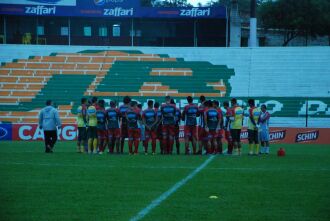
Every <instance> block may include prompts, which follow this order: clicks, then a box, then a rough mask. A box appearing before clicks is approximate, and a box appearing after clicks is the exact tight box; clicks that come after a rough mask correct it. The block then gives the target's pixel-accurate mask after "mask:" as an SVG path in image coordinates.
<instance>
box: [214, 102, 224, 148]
mask: <svg viewBox="0 0 330 221" xmlns="http://www.w3.org/2000/svg"><path fill="white" fill-rule="evenodd" d="M213 106H214V108H215V109H216V110H217V111H218V113H219V115H220V119H219V120H220V129H219V130H218V137H217V144H218V148H216V151H218V153H220V154H222V141H221V139H222V136H223V130H222V128H223V115H222V110H221V108H220V103H219V101H217V100H214V101H213Z"/></svg>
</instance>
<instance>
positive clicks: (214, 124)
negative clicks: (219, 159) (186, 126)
mask: <svg viewBox="0 0 330 221" xmlns="http://www.w3.org/2000/svg"><path fill="white" fill-rule="evenodd" d="M205 106H206V109H205V111H204V122H205V131H206V133H207V137H208V140H207V153H208V154H216V153H217V152H218V150H217V148H218V144H217V138H218V134H219V132H218V131H219V130H220V118H221V116H220V114H219V112H218V111H217V109H216V108H215V107H214V106H213V103H212V101H207V103H206V105H205Z"/></svg>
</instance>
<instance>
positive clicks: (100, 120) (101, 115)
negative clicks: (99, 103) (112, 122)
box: [96, 107, 106, 130]
mask: <svg viewBox="0 0 330 221" xmlns="http://www.w3.org/2000/svg"><path fill="white" fill-rule="evenodd" d="M96 119H97V128H98V129H100V130H106V125H105V124H106V114H105V109H104V108H102V107H96Z"/></svg>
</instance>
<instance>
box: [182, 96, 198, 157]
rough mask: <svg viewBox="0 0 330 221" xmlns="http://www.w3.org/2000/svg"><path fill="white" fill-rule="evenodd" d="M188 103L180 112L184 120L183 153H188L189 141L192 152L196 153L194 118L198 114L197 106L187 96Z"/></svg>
mask: <svg viewBox="0 0 330 221" xmlns="http://www.w3.org/2000/svg"><path fill="white" fill-rule="evenodd" d="M187 101H188V105H186V106H185V107H184V109H183V112H182V119H183V121H184V139H185V154H189V152H190V150H189V141H190V140H191V144H192V147H193V154H196V140H197V130H196V125H197V121H196V118H197V117H198V116H199V111H198V106H197V105H196V104H193V98H192V97H191V96H188V97H187Z"/></svg>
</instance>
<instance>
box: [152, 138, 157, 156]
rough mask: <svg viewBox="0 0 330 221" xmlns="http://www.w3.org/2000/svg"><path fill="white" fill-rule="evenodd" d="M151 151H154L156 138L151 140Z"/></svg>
mask: <svg viewBox="0 0 330 221" xmlns="http://www.w3.org/2000/svg"><path fill="white" fill-rule="evenodd" d="M151 146H152V152H153V153H155V152H156V139H152V140H151Z"/></svg>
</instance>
